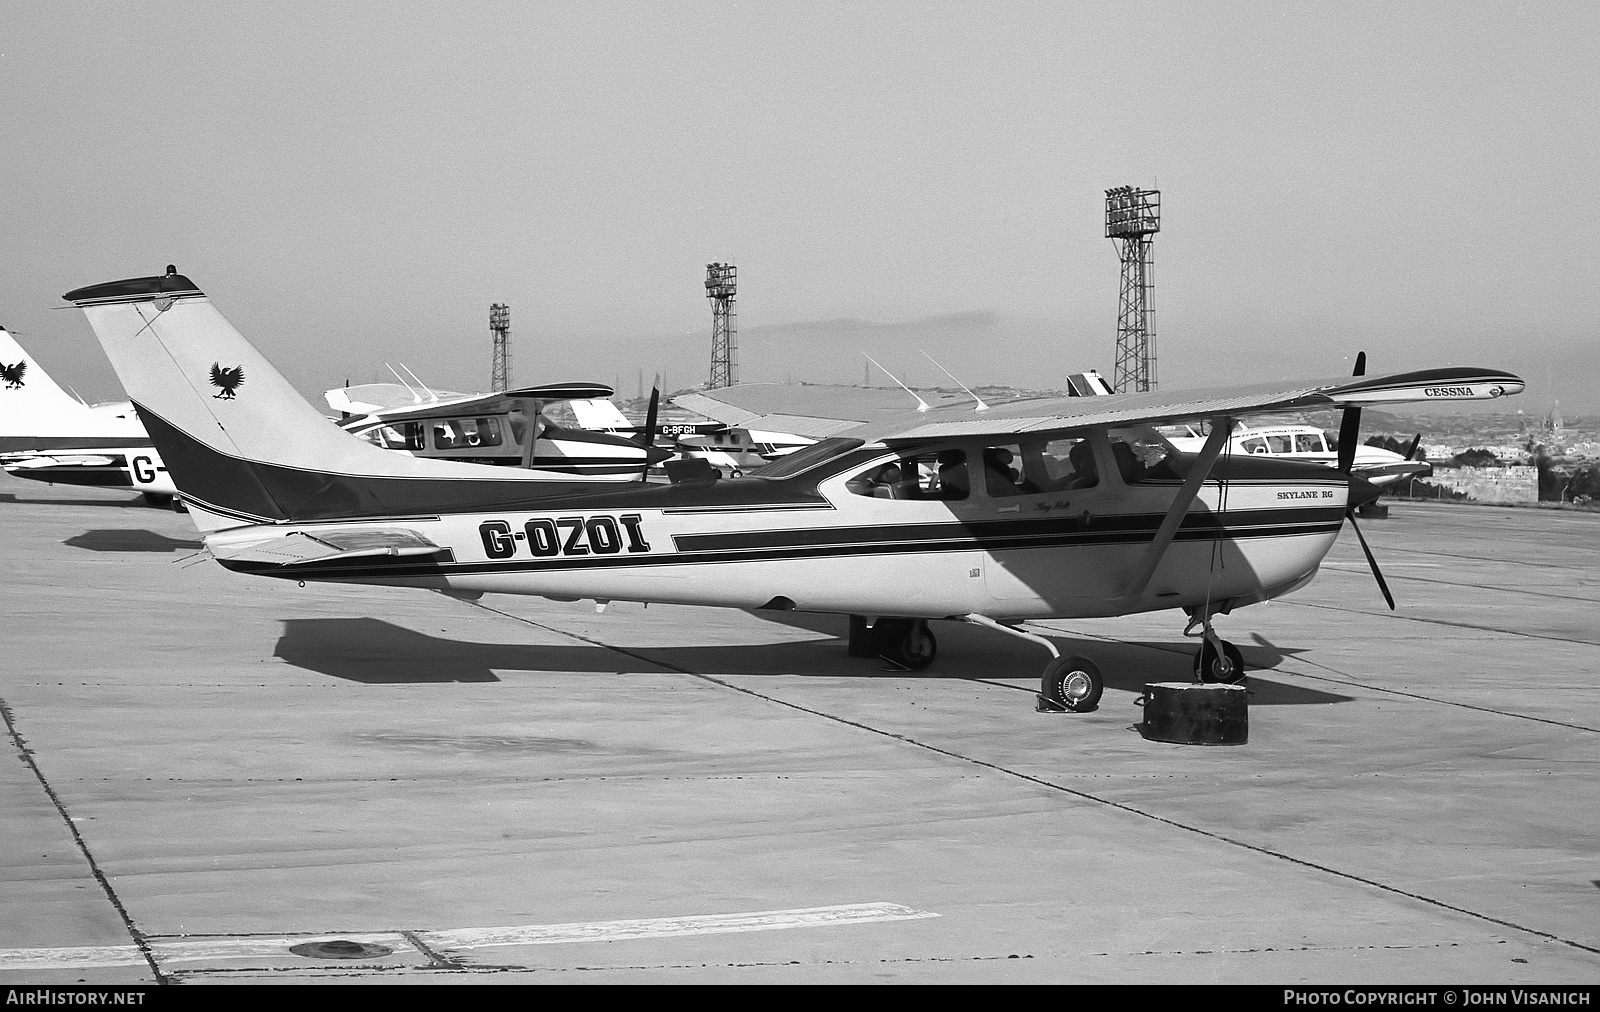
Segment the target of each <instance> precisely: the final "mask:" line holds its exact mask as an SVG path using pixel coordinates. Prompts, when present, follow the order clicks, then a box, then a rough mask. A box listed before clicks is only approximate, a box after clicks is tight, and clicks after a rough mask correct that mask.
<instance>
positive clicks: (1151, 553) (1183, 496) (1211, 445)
mask: <svg viewBox="0 0 1600 1012" xmlns="http://www.w3.org/2000/svg"><path fill="white" fill-rule="evenodd" d="M1232 433H1233V419H1232V418H1213V419H1211V435H1210V437H1209V438H1207V439H1206V445H1205V446H1204V447H1202V448H1201V450H1200V454H1199V456H1197V457H1195V461H1194V464H1193V466H1191V467H1190V468H1189V476H1188V477H1187V478H1185V479H1183V487H1182V488H1180V489H1179V490H1178V494H1177V495H1176V496H1174V497H1173V500H1172V505H1171V506H1169V507H1168V508H1167V515H1166V516H1165V517H1162V519H1161V526H1160V527H1158V528H1157V529H1156V536H1155V539H1154V540H1152V541H1151V542H1150V546H1149V547H1148V548H1146V549H1145V550H1144V556H1143V557H1142V558H1141V559H1140V560H1139V567H1138V568H1137V569H1135V570H1134V571H1133V577H1132V578H1131V579H1129V580H1128V585H1127V586H1126V587H1125V588H1123V591H1122V599H1123V600H1131V599H1134V598H1138V597H1142V596H1143V595H1144V591H1145V588H1146V587H1148V586H1149V585H1150V578H1151V577H1153V576H1155V575H1156V567H1158V566H1160V565H1161V560H1162V559H1163V558H1165V557H1166V554H1167V546H1168V545H1171V544H1172V539H1173V538H1174V537H1176V536H1177V533H1178V526H1179V525H1180V524H1182V523H1183V517H1184V514H1186V513H1188V512H1189V507H1190V506H1191V505H1192V504H1193V503H1194V498H1195V496H1197V495H1199V494H1200V486H1201V485H1203V484H1205V480H1206V479H1207V478H1209V477H1210V476H1211V467H1212V465H1214V464H1215V463H1216V462H1217V457H1219V456H1220V455H1221V454H1222V448H1223V447H1224V446H1226V445H1228V437H1229V436H1230V435H1231V434H1232Z"/></svg>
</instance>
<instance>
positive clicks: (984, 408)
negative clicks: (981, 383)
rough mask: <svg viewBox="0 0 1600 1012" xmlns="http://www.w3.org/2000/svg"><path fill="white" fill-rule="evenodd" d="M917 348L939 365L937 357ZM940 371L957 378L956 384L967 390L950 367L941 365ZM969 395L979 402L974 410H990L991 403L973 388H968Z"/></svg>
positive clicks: (923, 355)
mask: <svg viewBox="0 0 1600 1012" xmlns="http://www.w3.org/2000/svg"><path fill="white" fill-rule="evenodd" d="M917 350H918V351H920V352H922V357H923V358H925V359H927V360H928V361H929V362H932V363H933V364H934V365H939V361H938V360H937V359H935V358H934V357H933V356H932V355H930V354H928V353H927V352H925V351H922V349H921V348H918V349H917ZM939 371H940V372H942V373H944V374H945V375H946V376H948V377H950V378H951V379H953V380H955V381H956V386H958V387H960V388H961V389H963V390H967V385H966V384H965V383H963V382H961V381H960V380H958V379H956V374H955V373H953V372H951V371H950V370H949V369H946V368H945V367H944V366H942V365H939ZM967 396H968V397H971V398H972V399H973V400H975V401H977V402H978V406H977V407H975V408H973V409H972V410H974V411H988V410H989V405H987V404H985V403H983V398H982V397H979V396H978V395H977V394H975V393H973V392H972V391H971V390H967Z"/></svg>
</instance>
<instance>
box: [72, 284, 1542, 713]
mask: <svg viewBox="0 0 1600 1012" xmlns="http://www.w3.org/2000/svg"><path fill="white" fill-rule="evenodd" d="M66 298H67V299H68V300H69V301H71V302H74V303H76V304H77V305H79V306H80V307H82V308H83V309H84V311H85V313H86V315H87V316H88V318H89V322H90V324H91V325H92V326H93V328H94V331H95V334H96V335H97V336H98V337H99V339H100V341H101V343H102V344H103V345H104V346H105V349H106V353H107V355H108V356H109V357H110V359H111V363H112V365H113V366H114V367H115V369H116V371H117V374H118V376H119V377H120V378H121V379H122V383H123V385H124V387H125V388H126V389H127V391H128V393H129V395H130V396H131V397H132V398H133V401H134V404H135V405H136V406H137V408H138V411H139V414H140V416H141V417H142V418H143V419H144V421H145V426H146V428H147V429H148V430H149V432H150V435H151V438H152V439H154V440H155V443H156V446H157V447H159V448H160V450H161V452H162V456H163V457H164V458H165V459H166V461H167V464H168V466H169V467H170V468H171V469H172V474H173V477H174V479H175V480H176V481H177V484H178V488H179V489H180V490H181V492H182V494H183V496H184V498H185V499H186V500H187V501H188V503H189V506H190V516H191V517H192V518H193V519H194V521H195V523H196V524H197V525H198V526H199V528H200V530H201V531H202V532H203V533H204V535H205V541H206V545H207V547H208V548H209V549H210V552H211V554H212V555H213V556H214V557H215V558H216V559H217V561H218V562H220V563H221V564H222V565H223V566H225V567H226V568H228V569H231V570H234V571H237V572H242V573H251V574H257V575H266V576H276V577H279V578H286V579H292V580H323V581H331V582H343V583H370V584H389V585H404V586H415V587H424V588H430V589H434V590H439V591H443V592H445V593H449V594H454V595H461V596H468V597H470V596H476V595H478V594H481V593H483V592H498V593H514V594H533V595H542V596H545V597H549V598H554V599H557V600H565V601H570V600H574V599H591V598H592V599H594V600H596V601H600V602H606V601H612V600H620V601H643V602H666V603H676V604H694V605H711V606H720V607H728V608H742V609H777V610H784V611H788V610H798V611H810V612H832V613H838V614H843V615H848V616H851V617H852V618H851V623H850V625H851V631H852V636H851V647H852V652H857V653H871V654H876V655H880V656H883V657H886V658H887V659H889V660H892V661H895V662H897V663H898V664H899V665H902V666H904V667H905V668H909V669H922V668H925V667H927V666H928V664H930V663H931V662H932V661H933V659H934V654H935V652H936V644H935V640H934V635H933V632H932V631H931V630H930V628H929V622H930V621H933V620H947V621H960V622H970V623H974V624H977V625H980V626H985V627H987V628H990V629H993V630H995V631H997V632H1001V633H1007V634H1010V635H1014V636H1020V637H1022V638H1024V639H1027V640H1029V641H1031V642H1034V643H1036V644H1038V645H1039V646H1041V647H1043V648H1044V649H1046V650H1048V651H1049V652H1050V653H1051V654H1052V656H1053V660H1052V661H1051V662H1050V664H1049V665H1048V666H1047V667H1046V668H1045V672H1044V676H1043V679H1042V682H1043V684H1042V692H1041V693H1040V705H1041V707H1042V708H1051V709H1061V710H1074V711H1085V710H1091V709H1093V708H1094V707H1095V706H1096V705H1097V704H1098V702H1099V699H1100V694H1101V691H1102V687H1103V682H1102V679H1101V676H1100V672H1099V670H1098V669H1097V668H1096V667H1095V665H1094V663H1093V662H1092V661H1090V660H1088V659H1087V658H1082V657H1062V656H1060V655H1059V653H1058V651H1057V650H1056V647H1055V646H1054V644H1052V643H1051V642H1050V641H1049V640H1047V639H1045V638H1044V637H1042V636H1038V635H1035V634H1033V633H1030V632H1027V631H1025V630H1024V629H1023V628H1022V627H1021V623H1023V622H1025V621H1026V620H1029V619H1043V618H1061V617H1071V618H1083V617H1091V616H1109V615H1122V614H1127V613H1130V612H1142V611H1155V610H1161V609H1168V608H1172V609H1181V610H1182V611H1183V612H1184V613H1185V614H1186V615H1187V616H1188V626H1189V628H1188V630H1187V631H1189V632H1194V631H1196V630H1199V631H1200V634H1201V637H1202V642H1201V645H1200V648H1199V650H1198V651H1197V653H1196V659H1195V666H1196V674H1197V675H1198V676H1199V677H1201V678H1202V679H1206V680H1227V681H1236V680H1238V678H1239V677H1240V676H1241V675H1242V672H1243V662H1242V659H1241V657H1240V655H1239V651H1238V650H1237V649H1236V648H1235V647H1233V646H1232V645H1231V644H1228V643H1226V642H1224V641H1223V640H1222V639H1221V638H1220V637H1219V636H1218V634H1217V632H1216V630H1215V629H1214V627H1213V622H1212V620H1213V618H1214V617H1215V616H1217V615H1219V614H1220V615H1226V614H1228V613H1230V612H1231V611H1233V610H1234V609H1237V608H1239V607H1242V606H1244V605H1249V604H1254V603H1256V602H1259V601H1265V600H1268V599H1270V598H1274V597H1277V596H1279V595H1281V594H1286V593H1289V592H1291V591H1293V590H1296V589H1297V588H1300V587H1303V586H1305V585H1306V584H1307V583H1309V582H1310V581H1311V579H1312V578H1313V577H1314V576H1315V575H1316V573H1317V567H1318V565H1319V564H1320V563H1321V562H1322V559H1323V557H1324V556H1325V555H1326V554H1327V552H1328V550H1329V549H1330V548H1331V547H1332V545H1333V542H1334V539H1335V538H1336V537H1337V535H1338V533H1339V529H1340V527H1341V526H1342V524H1343V523H1344V522H1345V521H1346V520H1347V519H1349V520H1350V521H1351V523H1352V525H1353V524H1354V519H1353V516H1352V513H1353V510H1354V509H1355V507H1357V506H1359V505H1361V504H1362V503H1363V502H1366V501H1369V500H1370V499H1371V498H1372V497H1374V496H1375V495H1376V494H1377V492H1376V489H1375V488H1374V487H1373V486H1372V485H1371V484H1370V483H1368V482H1366V481H1364V480H1362V479H1360V478H1357V477H1351V476H1350V475H1349V468H1350V453H1351V451H1353V449H1354V447H1355V445H1356V443H1357V439H1356V435H1357V429H1358V426H1359V424H1360V411H1361V406H1362V405H1366V404H1393V403H1397V402H1401V401H1411V400H1427V401H1440V400H1448V401H1467V400H1487V399H1490V398H1496V397H1502V396H1506V395H1510V394H1515V393H1517V392H1519V391H1521V390H1522V389H1523V382H1522V380H1520V379H1518V378H1517V377H1516V376H1514V375H1512V374H1510V373H1506V372H1501V371H1498V370H1493V369H1467V368H1442V369H1429V370H1423V371H1420V372H1411V373H1405V374H1401V375H1395V376H1384V377H1364V376H1361V375H1360V373H1361V372H1362V368H1361V366H1360V365H1358V367H1357V375H1356V376H1355V377H1353V378H1352V377H1345V378H1338V379H1329V380H1315V381H1307V382H1280V383H1266V384H1257V385H1251V386H1242V387H1237V388H1233V389H1228V390H1210V391H1185V392H1165V391H1163V392H1160V393H1140V394H1125V395H1111V396H1100V397H1067V398H1054V399H1043V398H1041V399H1034V400H1023V401H1014V402H1010V403H1007V404H999V405H993V406H990V407H989V408H988V409H987V410H982V411H979V410H975V409H974V408H973V407H972V406H970V405H955V404H952V405H947V406H943V407H930V408H929V409H928V410H926V411H910V412H902V413H881V414H878V415H877V416H875V417H874V418H872V419H870V420H868V421H865V422H861V421H856V422H855V423H854V424H853V425H845V424H844V423H845V422H849V421H851V419H848V418H846V419H840V418H834V419H832V420H831V423H832V424H833V425H835V426H840V425H842V426H843V427H842V428H840V429H838V430H837V431H834V432H832V433H829V434H827V438H823V439H821V441H819V442H817V443H815V444H813V445H811V446H808V447H806V448H804V449H801V450H797V451H795V452H794V453H791V454H788V455H786V456H784V457H782V458H781V459H779V460H777V461H775V462H774V463H772V464H771V465H769V466H768V467H766V468H764V469H763V470H762V471H761V472H760V473H758V474H755V475H747V476H746V477H744V478H741V479H736V480H732V481H715V480H709V481H692V482H681V483H678V484H673V485H646V484H644V483H642V482H639V483H628V484H619V483H611V484H599V483H580V482H573V483H570V484H569V483H562V482H552V481H537V480H530V472H528V471H526V470H524V469H520V468H486V467H482V466H480V465H473V464H462V463H457V462H453V461H441V460H427V459H423V458H419V457H408V456H405V455H401V454H395V453H390V452H387V451H384V450H380V449H379V448H378V447H375V446H373V445H372V444H371V443H367V442H364V441H362V440H359V439H356V438H353V437H351V436H350V435H349V434H348V433H344V432H341V431H339V430H338V429H337V428H335V427H333V426H330V425H329V424H328V423H327V422H326V420H324V419H323V417H322V416H321V415H320V414H319V413H318V412H317V411H316V410H315V409H314V408H312V407H311V405H309V404H307V403H306V402H305V401H304V400H302V399H301V398H300V397H299V395H298V394H297V393H295V391H294V389H293V388H292V387H291V386H290V385H289V384H288V383H287V382H286V381H285V380H284V379H283V378H282V377H281V376H280V375H279V374H278V372H277V371H276V370H275V369H273V368H272V366H271V365H269V364H268V363H267V361H266V359H264V358H263V357H262V356H261V355H260V353H259V352H257V350H256V349H255V348H254V347H252V346H251V345H250V344H249V343H248V342H247V341H245V339H244V338H243V337H242V336H241V335H240V334H239V333H238V332H237V331H236V330H234V329H233V327H232V326H230V325H229V324H228V322H227V321H226V320H225V319H224V318H223V317H222V315H221V314H220V313H219V312H218V311H217V310H216V309H215V308H214V307H213V306H212V304H211V302H210V300H209V299H208V298H206V296H205V295H204V294H203V293H202V292H201V291H200V290H199V289H198V288H197V287H196V286H195V285H194V284H193V283H191V282H190V281H189V279H188V278H186V277H183V276H182V275H179V274H178V273H177V272H176V271H175V270H173V269H171V268H169V269H168V273H167V274H166V275H165V276H159V277H146V278H133V279H130V280H126V281H115V282H110V283H107V284H101V285H95V286H92V287H89V288H82V289H79V290H77V291H73V292H69V293H68V294H67V296H66ZM216 364H220V365H221V367H222V368H227V369H242V370H243V375H244V377H245V380H244V382H243V383H242V384H239V385H237V386H236V387H234V388H233V390H232V396H226V394H227V393H228V391H227V390H225V389H221V388H219V387H218V386H217V385H216V384H215V383H214V382H213V381H212V380H210V379H209V378H208V377H210V375H211V370H212V367H213V365H216ZM211 389H218V390H219V392H217V393H211V392H210V390H211ZM730 391H731V392H730ZM715 394H716V396H718V397H727V398H729V399H730V401H739V400H740V399H741V398H745V399H744V400H743V403H744V404H745V405H746V406H747V407H751V410H753V411H759V408H758V407H755V406H752V405H753V400H752V398H754V397H755V395H754V394H751V392H750V391H748V390H745V391H741V390H740V389H739V388H730V389H729V390H719V391H716V392H715ZM1330 406H1337V407H1340V408H1343V409H1344V418H1343V424H1342V426H1341V438H1340V445H1341V446H1343V447H1346V448H1347V450H1346V453H1345V456H1344V457H1343V458H1341V460H1340V461H1339V466H1338V467H1337V468H1327V467H1323V466H1321V465H1316V464H1306V463H1300V462H1296V461H1286V460H1277V459H1273V458H1270V457H1258V456H1252V455H1248V454H1245V455H1239V454H1230V453H1225V452H1224V451H1225V450H1226V448H1227V445H1226V444H1227V438H1226V437H1227V434H1228V433H1229V432H1230V431H1231V430H1232V428H1233V424H1232V423H1233V419H1235V418H1237V417H1241V416H1245V415H1250V414H1253V413H1258V412H1270V411H1286V410H1305V409H1313V408H1327V407H1330ZM779 407H782V405H780V406H779ZM762 417H765V416H762ZM786 419H787V420H786V421H785V422H784V423H783V424H776V425H770V427H771V428H773V429H778V430H783V431H796V429H795V426H794V425H793V424H791V422H793V421H795V420H796V419H795V417H794V415H793V414H787V415H786ZM1185 419H1203V420H1207V421H1209V423H1210V431H1211V435H1210V436H1208V437H1207V439H1206V442H1205V445H1204V446H1203V447H1202V448H1201V449H1200V451H1199V452H1197V453H1193V454H1185V453H1180V452H1177V451H1175V450H1174V449H1173V447H1172V445H1171V444H1170V443H1169V442H1168V441H1167V440H1166V439H1164V438H1163V437H1162V436H1161V435H1160V433H1158V432H1157V431H1156V430H1155V428H1154V426H1156V425H1159V424H1165V423H1170V422H1177V421H1181V420H1185ZM817 420H818V421H819V423H820V422H823V421H829V420H828V419H823V418H820V417H819V418H818V419H817ZM801 434H807V433H804V432H802V433H801ZM1357 533H1358V534H1359V533H1360V532H1359V530H1358V531H1357ZM1363 548H1365V542H1364V541H1363ZM1367 557H1368V560H1369V562H1370V561H1371V559H1372V556H1371V553H1370V551H1369V552H1368V553H1367ZM1373 572H1374V575H1375V576H1377V578H1378V580H1379V583H1380V587H1381V586H1382V576H1381V575H1380V574H1378V571H1377V566H1376V564H1374V565H1373ZM1384 592H1385V594H1386V595H1387V588H1385V589H1384Z"/></svg>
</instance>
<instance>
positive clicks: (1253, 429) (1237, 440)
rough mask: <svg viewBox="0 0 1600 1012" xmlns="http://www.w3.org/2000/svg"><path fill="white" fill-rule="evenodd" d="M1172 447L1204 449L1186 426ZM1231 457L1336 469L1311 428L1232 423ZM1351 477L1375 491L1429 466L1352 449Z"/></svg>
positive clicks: (1376, 450)
mask: <svg viewBox="0 0 1600 1012" xmlns="http://www.w3.org/2000/svg"><path fill="white" fill-rule="evenodd" d="M1168 438H1169V439H1171V440H1172V445H1173V446H1176V447H1177V448H1178V449H1180V450H1183V451H1185V452H1190V453H1192V452H1195V451H1197V450H1199V449H1200V447H1201V446H1203V445H1205V441H1206V437H1205V436H1204V435H1202V434H1200V433H1199V432H1197V431H1196V430H1195V429H1194V428H1192V427H1190V426H1181V427H1175V429H1174V430H1173V431H1172V432H1171V433H1169V434H1168ZM1420 440H1421V437H1420V436H1419V437H1418V438H1417V439H1416V440H1413V441H1412V443H1411V453H1413V454H1415V453H1416V452H1417V444H1418V442H1420ZM1228 449H1229V450H1230V451H1231V452H1233V453H1247V454H1251V455H1254V456H1266V457H1279V458H1282V459H1285V460H1305V461H1310V462H1312V463H1316V464H1324V465H1326V466H1328V467H1337V466H1338V463H1339V453H1338V451H1337V450H1336V449H1334V448H1333V447H1332V446H1330V445H1329V443H1328V440H1327V438H1326V434H1325V433H1324V432H1323V431H1322V430H1321V429H1319V428H1317V427H1316V426H1314V425H1292V424H1285V425H1257V426H1250V425H1246V424H1245V423H1243V422H1236V423H1235V424H1234V428H1233V436H1232V438H1230V439H1229V440H1228ZM1351 468H1352V472H1351V473H1353V474H1358V475H1360V476H1361V477H1363V478H1365V479H1366V480H1367V481H1370V482H1372V484H1374V485H1377V486H1378V487H1379V488H1384V487H1387V486H1389V485H1392V484H1394V483H1395V482H1397V481H1400V480H1401V479H1410V478H1426V477H1428V476H1429V475H1431V474H1433V465H1432V464H1430V463H1428V462H1427V461H1425V460H1413V459H1411V457H1410V456H1409V455H1401V454H1398V453H1395V452H1394V451H1393V450H1386V449H1384V448H1383V447H1381V446H1367V445H1366V444H1362V445H1360V446H1357V447H1356V453H1355V459H1354V461H1353V462H1352V463H1351Z"/></svg>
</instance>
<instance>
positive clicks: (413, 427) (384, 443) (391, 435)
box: [361, 422, 422, 450]
mask: <svg viewBox="0 0 1600 1012" xmlns="http://www.w3.org/2000/svg"><path fill="white" fill-rule="evenodd" d="M361 438H362V439H365V440H366V441H367V442H369V443H372V444H373V445H374V446H381V447H383V448H384V449H385V450H420V449H422V423H421V422H401V423H400V424H399V425H380V426H378V427H377V428H375V429H368V430H367V431H366V432H363V433H362V434H361Z"/></svg>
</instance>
